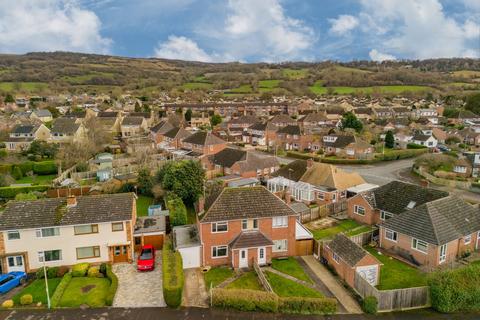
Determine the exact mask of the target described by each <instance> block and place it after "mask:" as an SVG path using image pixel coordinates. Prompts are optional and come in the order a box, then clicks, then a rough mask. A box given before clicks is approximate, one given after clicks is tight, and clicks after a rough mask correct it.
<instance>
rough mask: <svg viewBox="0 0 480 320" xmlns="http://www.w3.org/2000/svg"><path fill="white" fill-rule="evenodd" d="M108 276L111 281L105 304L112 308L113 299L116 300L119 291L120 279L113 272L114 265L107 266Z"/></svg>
mask: <svg viewBox="0 0 480 320" xmlns="http://www.w3.org/2000/svg"><path fill="white" fill-rule="evenodd" d="M106 276H107V278H108V279H109V280H110V288H109V289H108V292H107V295H106V297H105V304H106V305H107V306H111V305H112V304H113V299H114V298H115V293H117V289H118V277H117V275H116V274H115V273H113V271H112V265H110V264H107V266H106Z"/></svg>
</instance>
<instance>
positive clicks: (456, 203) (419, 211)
mask: <svg viewBox="0 0 480 320" xmlns="http://www.w3.org/2000/svg"><path fill="white" fill-rule="evenodd" d="M379 237H380V247H382V248H383V249H385V250H386V251H387V252H391V253H393V254H396V255H398V256H401V257H402V258H404V259H407V260H409V261H410V262H411V263H413V264H416V265H419V266H423V267H425V268H429V269H432V268H435V267H438V266H440V265H443V264H449V263H452V262H454V261H455V260H456V259H457V258H458V257H461V256H462V255H463V254H464V253H466V252H472V251H475V250H477V249H479V247H480V209H479V208H476V207H474V206H472V205H470V204H468V203H467V202H465V201H463V200H462V199H460V198H458V197H456V196H448V197H444V198H441V199H437V200H434V201H431V202H427V203H425V204H422V205H420V206H418V207H416V208H413V209H410V210H406V211H405V212H403V213H401V214H399V215H395V216H394V217H393V218H391V219H388V220H386V221H385V222H383V223H382V224H381V225H380V235H379Z"/></svg>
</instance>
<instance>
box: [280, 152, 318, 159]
mask: <svg viewBox="0 0 480 320" xmlns="http://www.w3.org/2000/svg"><path fill="white" fill-rule="evenodd" d="M287 157H290V158H295V159H301V160H309V159H313V160H314V161H320V157H319V156H317V155H314V154H311V153H303V152H298V151H287Z"/></svg>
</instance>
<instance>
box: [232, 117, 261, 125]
mask: <svg viewBox="0 0 480 320" xmlns="http://www.w3.org/2000/svg"><path fill="white" fill-rule="evenodd" d="M257 121H258V119H257V117H255V116H252V115H246V116H240V117H238V118H236V119H232V120H230V121H229V122H228V123H229V124H245V123H246V124H249V123H250V124H254V123H255V122H257Z"/></svg>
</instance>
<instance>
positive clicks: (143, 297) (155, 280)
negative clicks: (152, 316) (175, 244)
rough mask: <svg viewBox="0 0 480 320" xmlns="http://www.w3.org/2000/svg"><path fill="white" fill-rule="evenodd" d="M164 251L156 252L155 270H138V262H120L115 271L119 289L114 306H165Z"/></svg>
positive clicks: (115, 265)
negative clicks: (163, 280) (163, 284)
mask: <svg viewBox="0 0 480 320" xmlns="http://www.w3.org/2000/svg"><path fill="white" fill-rule="evenodd" d="M161 258H162V252H161V251H157V252H156V259H155V270H153V271H149V272H138V271H137V269H136V264H135V263H133V264H129V263H118V264H114V265H113V269H112V270H113V272H114V273H115V274H116V275H117V277H118V289H117V294H116V295H115V299H114V300H113V306H114V307H119V308H138V307H165V306H166V304H165V300H164V299H163V288H162V259H161Z"/></svg>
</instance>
